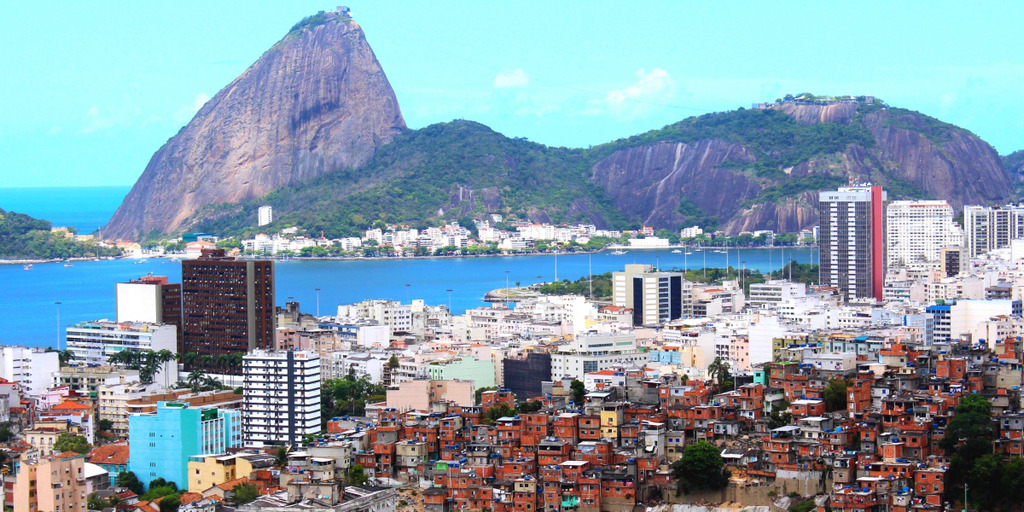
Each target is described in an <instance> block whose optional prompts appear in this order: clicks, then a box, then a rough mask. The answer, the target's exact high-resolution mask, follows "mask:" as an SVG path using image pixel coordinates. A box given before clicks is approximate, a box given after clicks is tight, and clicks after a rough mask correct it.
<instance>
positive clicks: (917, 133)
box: [187, 101, 1011, 236]
mask: <svg viewBox="0 0 1024 512" xmlns="http://www.w3.org/2000/svg"><path fill="white" fill-rule="evenodd" d="M830 105H831V104H828V105H818V104H814V103H807V104H798V103H795V102H782V103H779V104H775V105H771V106H768V107H766V108H762V109H739V110H735V111H729V112H719V113H711V114H704V115H702V116H695V117H691V118H687V119H684V120H683V121H680V122H678V123H674V124H672V125H668V126H666V127H664V128H661V129H659V130H652V131H649V132H646V133H643V134H638V135H635V136H632V137H629V138H623V139H619V140H616V141H612V142H609V143H606V144H602V145H599V146H594V147H592V148H589V149H574V148H553V147H549V146H544V145H542V144H538V143H533V142H529V141H526V140H525V139H512V138H509V137H505V136H503V135H501V134H499V133H497V132H494V131H493V130H491V129H490V128H488V127H486V126H484V125H482V124H479V123H475V122H472V121H465V120H456V121H452V122H449V123H437V124H434V125H430V126H428V127H426V128H422V129H420V130H409V131H407V132H405V133H403V134H402V135H401V136H399V137H397V138H396V139H395V140H394V141H393V142H392V144H389V145H387V146H384V147H383V148H381V151H380V152H379V153H378V154H377V155H376V156H375V157H374V158H373V159H372V160H371V161H370V162H368V163H367V164H366V165H364V166H363V167H361V168H358V169H343V170H338V171H335V172H334V173H328V174H326V175H324V176H322V177H320V178H318V179H317V180H314V181H312V182H308V183H300V184H296V185H292V186H289V187H285V188H282V189H279V190H278V191H275V192H274V193H272V194H269V195H268V196H265V197H263V198H260V199H256V200H252V201H249V202H247V203H243V204H238V205H215V206H211V207H208V208H207V209H205V210H203V211H201V212H199V213H197V215H195V216H193V218H191V219H190V221H189V223H188V224H187V225H188V226H191V227H192V228H194V229H196V230H201V231H211V232H219V233H224V234H240V233H245V232H248V233H250V234H251V233H252V232H254V229H253V228H254V226H255V209H256V207H258V205H260V204H270V205H271V206H274V208H275V218H276V219H278V222H277V223H276V224H277V225H278V226H285V225H298V226H301V227H304V228H307V229H308V230H310V232H313V233H320V232H324V233H325V234H327V235H328V236H342V235H354V234H358V233H360V232H361V230H362V229H365V228H366V227H368V226H369V224H371V223H372V222H373V221H375V220H378V219H379V220H383V221H385V222H389V223H406V224H411V225H419V226H428V225H436V224H440V223H443V222H452V221H456V220H458V219H459V218H460V217H466V216H470V217H471V216H474V215H475V216H477V217H482V216H483V214H485V213H502V214H503V215H505V216H506V217H507V218H510V219H513V220H523V221H534V222H544V221H558V222H568V221H576V222H588V223H593V224H596V225H598V226H600V227H615V228H626V227H638V226H639V225H640V224H648V225H652V226H653V227H655V228H668V229H677V228H679V227H681V226H686V225H693V224H700V225H702V226H704V227H710V228H718V227H721V228H722V229H723V230H725V231H726V232H728V233H738V232H740V231H752V230H756V229H774V230H776V231H780V232H781V231H790V232H793V231H798V230H800V229H804V228H808V227H810V226H813V225H814V224H816V223H817V211H816V202H817V194H816V192H817V191H818V190H820V189H825V188H832V187H836V186H841V185H843V184H845V183H847V182H848V181H850V179H851V178H852V179H853V180H854V181H873V182H876V183H879V184H881V185H883V186H886V187H887V188H888V189H889V190H890V192H891V194H892V197H893V198H921V199H924V198H935V197H938V198H942V199H947V200H949V201H951V202H952V203H953V204H954V205H955V206H957V207H959V206H962V205H963V204H964V203H965V202H967V203H973V202H982V203H999V202H1003V201H1005V200H1008V199H1009V198H1010V197H1011V196H1010V195H1009V193H1008V192H1009V187H1008V186H1004V185H1002V184H1001V183H1003V184H1006V183H1008V180H1007V176H1006V174H1005V173H1004V172H1002V170H1001V164H1000V161H999V157H998V155H997V154H996V153H995V150H994V149H992V148H991V147H990V146H988V145H987V144H986V143H984V141H981V140H980V139H978V138H977V137H975V136H973V135H972V134H970V133H969V132H967V131H966V130H963V129H962V128H959V127H955V126H953V125H948V124H946V123H942V122H941V121H938V120H936V119H934V118H930V117H927V116H924V115H922V114H918V113H916V112H912V111H908V110H904V109H899V108H893V107H889V106H888V105H885V104H884V103H882V102H880V101H876V102H871V103H868V102H863V101H860V102H846V103H836V104H835V105H839V108H836V107H831V106H830ZM485 141H486V142H485ZM476 142H479V144H477V143H476ZM496 144H506V146H501V147H499V146H496ZM965 148H966V149H965ZM528 155H533V156H534V158H533V159H530V158H526V159H524V156H528ZM538 155H542V158H538ZM485 160H487V161H489V162H491V165H476V163H479V162H483V161H485ZM474 162H476V163H474ZM496 162H497V163H496ZM523 162H525V163H526V164H527V165H526V166H525V167H524V166H523V165H522V163H523ZM970 162H974V163H970ZM968 163H970V165H968ZM534 164H536V165H540V164H543V165H544V166H545V168H546V169H547V170H548V174H549V175H550V176H549V178H548V181H546V182H538V181H536V178H535V177H534V174H536V172H537V171H531V170H530V169H531V167H530V165H534ZM445 166H448V167H445ZM441 167H445V169H449V170H450V171H451V172H450V174H444V173H443V172H442V171H441V170H439V168H441ZM903 167H907V168H909V169H910V170H911V171H913V172H912V173H911V174H905V173H903V171H902V169H903ZM926 169H934V170H935V172H933V173H930V174H929V173H927V172H925V170H926ZM971 169H975V170H976V172H978V173H979V176H983V177H982V178H980V179H978V180H975V181H978V182H979V183H973V184H972V183H970V182H968V183H965V185H964V186H962V187H953V186H952V185H951V184H952V183H955V182H957V180H961V177H962V175H963V174H964V173H970V172H972V171H971ZM985 176H987V177H985ZM510 177H517V178H520V181H518V182H510V181H502V179H504V178H510ZM531 177H533V178H532V179H533V180H534V181H530V179H531ZM499 178H500V179H499ZM489 180H490V181H489ZM572 180H580V181H583V182H585V183H580V184H577V185H571V183H572ZM961 181H963V180H961ZM516 183H518V185H517V186H516V187H513V185H515V184H516ZM567 183H568V184H567ZM993 183H994V184H993ZM389 187H390V188H389ZM512 188H519V189H520V190H518V191H516V192H517V193H512V192H513V191H512V190H511V189H512ZM418 189H421V190H423V191H431V192H430V193H426V192H424V193H422V194H420V195H417V194H416V192H415V191H416V190H418ZM456 193H457V194H459V195H460V197H457V198H456V197H454V194H456ZM421 196H422V197H421ZM314 198H316V199H315V200H314ZM467 198H468V199H467ZM463 221H465V219H463ZM271 228H273V226H271Z"/></svg>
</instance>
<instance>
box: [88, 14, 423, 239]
mask: <svg viewBox="0 0 1024 512" xmlns="http://www.w3.org/2000/svg"><path fill="white" fill-rule="evenodd" d="M403 130H405V121H404V120H403V118H402V114H401V111H400V110H399V106H398V100H397V98H396V97H395V94H394V91H393V90H392V89H391V85H390V83H388V81H387V77H386V76H385V75H384V71H383V69H382V68H381V66H380V63H379V62H378V61H377V58H376V56H375V55H374V54H373V50H372V49H370V46H369V44H368V43H367V42H366V38H365V35H364V34H363V32H362V29H361V28H360V27H359V25H358V24H356V23H355V22H354V21H352V20H351V18H349V17H348V16H347V14H346V13H344V12H342V11H336V12H321V13H319V14H317V15H314V16H311V17H307V18H306V19H304V20H303V21H301V22H299V23H298V24H296V25H295V26H294V27H292V30H290V31H289V32H288V33H287V34H286V35H285V36H284V37H283V38H282V39H281V40H280V41H279V42H278V43H276V44H275V45H274V46H272V47H271V48H270V49H268V50H267V51H266V52H264V54H263V55H262V56H260V58H259V59H257V60H256V62H255V63H253V64H252V65H251V66H249V67H248V68H247V69H246V70H245V71H244V72H243V73H242V74H241V75H240V76H239V77H238V78H236V79H235V80H233V81H232V82H231V83H230V84H228V85H227V86H225V87H224V88H223V89H221V90H220V91H219V92H218V93H217V94H216V95H214V97H213V98H211V99H210V100H209V101H207V103H206V104H205V105H203V107H202V108H200V109H199V111H198V112H197V113H196V115H195V117H193V118H192V120H191V121H189V123H188V124H186V125H185V126H184V127H183V128H182V129H181V130H180V131H179V132H178V133H177V134H176V135H175V136H173V137H171V139H169V140H168V142H167V143H166V144H164V145H163V146H162V147H161V148H160V149H158V150H157V151H156V153H154V155H153V157H152V159H151V160H150V162H149V164H148V165H147V166H146V169H145V171H144V172H143V173H142V176H141V177H140V178H139V180H138V181H137V182H136V184H135V186H134V187H133V188H132V190H131V192H129V193H128V195H127V196H126V198H125V200H124V202H123V203H122V205H121V207H120V208H118V210H117V212H115V214H114V216H113V218H112V219H111V221H110V222H109V223H108V224H107V225H106V226H104V228H103V229H101V230H100V234H101V236H103V237H104V238H108V239H138V238H142V237H145V236H148V235H149V234H151V233H154V232H155V233H162V232H168V231H173V230H176V229H177V228H178V227H179V226H180V225H181V223H182V222H183V221H184V220H185V219H186V218H187V217H188V216H190V215H192V214H193V213H194V212H195V211H196V210H198V209H200V208H202V207H204V206H205V205H207V204H210V203H219V202H238V201H242V200H245V199H250V198H253V197H259V196H262V195H265V194H267V193H269V192H271V191H273V190H275V189H277V188H278V187H280V186H283V185H288V184H292V183H296V182H300V181H306V180H309V179H311V178H314V177H316V176H319V175H321V174H323V173H325V172H329V171H333V170H334V169H337V168H340V167H353V166H358V165H361V164H363V163H364V162H366V161H367V160H369V159H370V158H371V157H372V156H373V153H375V152H376V150H377V149H378V148H380V147H381V146H383V145H385V144H386V143H388V142H390V140H391V139H392V138H394V136H395V135H397V134H398V133H400V132H402V131H403Z"/></svg>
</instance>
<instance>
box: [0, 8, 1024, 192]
mask: <svg viewBox="0 0 1024 512" xmlns="http://www.w3.org/2000/svg"><path fill="white" fill-rule="evenodd" d="M335 5H336V4H326V3H323V2H308V1H292V0H289V1H288V2H280V1H274V2H271V1H248V2H229V1H217V2H197V1H177V2H78V3H47V2H5V3H4V4H3V5H2V6H0V43H2V47H3V48H4V59H3V60H2V62H3V72H2V73H0V173H2V175H3V176H4V178H5V179H4V180H3V183H2V184H0V186H4V187H22V186H85V185H130V184H132V183H134V181H135V179H136V178H137V177H138V176H139V174H141V173H142V171H143V169H144V168H145V166H146V163H147V162H148V161H149V158H150V156H152V154H153V152H154V151H156V150H157V149H158V148H159V147H160V145H162V144H163V143H164V142H165V141H166V140H167V139H168V138H170V137H171V136H173V135H174V134H175V133H176V132H177V131H178V130H179V129H180V128H181V127H182V126H183V125H184V124H185V123H187V122H188V120H189V119H190V118H191V116H192V115H193V113H194V112H195V111H196V109H197V108H198V107H199V106H200V105H201V104H202V102H203V101H205V100H206V99H207V98H209V97H210V96H213V95H214V94H215V93H216V92H217V91H218V90H219V89H220V88H221V87H223V86H224V85H226V84H227V83H229V82H230V81H231V80H232V79H234V78H235V77H236V76H238V75H239V74H240V73H241V72H242V71H243V70H245V68H246V67H248V66H249V65H250V64H252V62H254V61H255V60H256V59H257V58H259V56H260V55H261V54H262V52H263V51H264V50H266V49H267V48H269V47H270V46H271V45H272V44H273V43H274V42H276V41H277V40H278V39H280V38H281V37H282V36H283V35H284V34H285V33H286V32H287V31H288V29H289V28H290V27H291V25H292V24H294V23H295V22H297V21H298V20H300V19H301V18H302V17H303V16H306V15H309V14H313V13H315V12H316V11H318V10H326V9H333V8H334V7H335ZM349 5H350V7H351V8H352V13H353V17H354V18H355V19H356V21H357V22H359V24H360V25H361V26H362V27H363V30H364V31H365V32H366V36H367V39H368V41H369V42H370V44H371V46H372V47H373V49H374V51H375V52H376V54H377V58H378V59H379V60H380V62H381V64H382V66H383V67H384V70H385V72H386V73H387V75H388V78H389V79H390V81H391V84H392V86H393V87H394V89H395V92H396V94H397V96H398V100H399V104H400V105H401V108H402V112H403V114H404V116H405V119H406V122H407V123H408V125H409V126H410V127H412V128H420V127H423V126H426V125H428V124H431V123H436V122H443V121H449V120H451V119H457V118H462V119H471V120H475V121H479V122H482V123H484V124H487V125H488V126H490V127H492V128H494V129H495V130H497V131H499V132H502V133H504V134H506V135H509V136H514V137H526V138H528V139H531V140H535V141H538V142H542V143H545V144H551V145H558V146H574V147H579V146H588V145H596V144H600V143H602V142H607V141H610V140H614V139H616V138H619V137H626V136H629V135H633V134H636V133H640V132H643V131H646V130H649V129H654V128H659V127H661V126H664V125H666V124H669V123H672V122H675V121H678V120H680V119H683V118H685V117H688V116H691V115H697V114H701V113H705V112H712V111H720V110H729V109H734V108H737V107H741V106H742V107H749V106H750V104H751V103H754V102H758V101H771V100H774V99H775V98H777V97H780V96H782V95H784V94H786V93H799V92H805V91H808V92H814V93H816V94H873V95H875V96H877V97H880V98H883V99H885V100H886V101H887V102H889V103H890V104H891V105H894V106H901V107H906V108H910V109H914V110H919V111H921V112H924V113H926V114H929V115H932V116H935V117H937V118H939V119H942V120H944V121H948V122H951V123H954V124H958V125H960V126H963V127H965V128H967V129H969V130H971V131H973V132H974V133H976V134H978V135H980V136H981V137H982V138H984V139H985V140H987V141H988V142H990V143H991V144H993V145H994V146H995V147H996V149H997V150H998V151H999V152H1000V153H1001V154H1005V153H1009V152H1011V151H1014V150H1017V149H1022V148H1024V137H1022V133H1024V96H1022V92H1024V37H1022V36H1021V35H1020V29H1019V23H1020V20H1021V19H1024V2H1016V3H1011V2H1006V3H1000V2H984V3H979V4H975V3H971V2H956V3H954V2H929V3H920V2H912V3H911V2H906V3H903V2H847V3H843V4H839V3H835V5H833V4H831V3H824V2H772V3H768V2H728V1H716V2H683V1H671V2H653V1H652V2H636V3H632V2H607V3H598V2H511V1H509V2H496V1H488V2H479V1H465V2H463V1H435V2H388V1H380V0H378V1H374V2H360V3H351V4H349ZM922 6H927V8H922ZM0 206H2V205H0Z"/></svg>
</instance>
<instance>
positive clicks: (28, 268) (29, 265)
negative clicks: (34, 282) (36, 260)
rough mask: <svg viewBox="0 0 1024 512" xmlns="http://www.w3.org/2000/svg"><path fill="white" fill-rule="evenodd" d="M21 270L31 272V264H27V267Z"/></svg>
mask: <svg viewBox="0 0 1024 512" xmlns="http://www.w3.org/2000/svg"><path fill="white" fill-rule="evenodd" d="M21 269H22V270H32V264H31V263H29V264H28V265H25V266H24V267H22V268H21Z"/></svg>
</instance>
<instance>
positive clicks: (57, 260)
mask: <svg viewBox="0 0 1024 512" xmlns="http://www.w3.org/2000/svg"><path fill="white" fill-rule="evenodd" d="M120 258H123V256H106V257H103V258H88V257H85V256H78V257H75V258H52V259H48V260H47V259H29V260H0V265H35V264H37V263H60V262H63V261H101V260H116V259H120Z"/></svg>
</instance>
